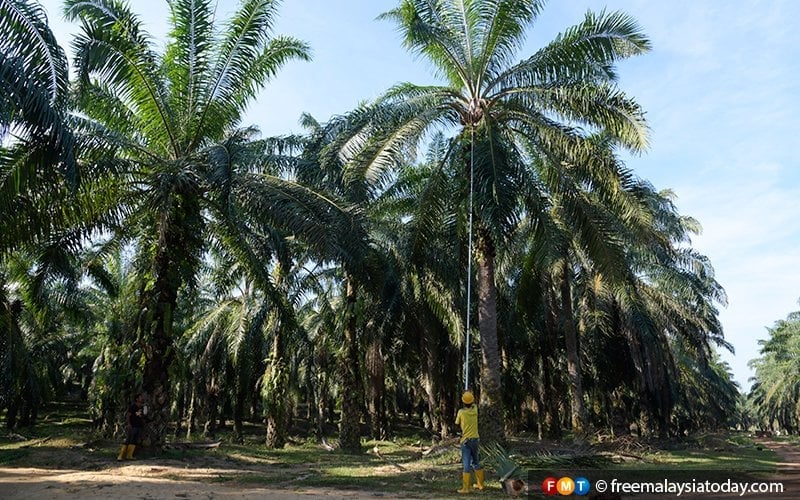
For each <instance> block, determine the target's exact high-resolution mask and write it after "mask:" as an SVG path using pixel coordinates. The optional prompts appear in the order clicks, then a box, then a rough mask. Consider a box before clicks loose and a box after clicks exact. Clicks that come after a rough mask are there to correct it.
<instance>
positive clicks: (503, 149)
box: [363, 0, 649, 439]
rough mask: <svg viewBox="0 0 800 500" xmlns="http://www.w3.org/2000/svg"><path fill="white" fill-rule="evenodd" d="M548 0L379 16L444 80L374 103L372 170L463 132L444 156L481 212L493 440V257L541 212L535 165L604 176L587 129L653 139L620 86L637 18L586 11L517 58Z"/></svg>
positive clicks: (478, 256) (484, 352)
mask: <svg viewBox="0 0 800 500" xmlns="http://www.w3.org/2000/svg"><path fill="white" fill-rule="evenodd" d="M542 3H543V2H539V1H530V2H519V1H514V0H489V1H485V0H480V1H479V0H459V1H456V0H441V1H436V2H430V1H424V0H403V1H402V2H401V4H400V6H399V7H397V8H396V9H394V10H392V11H389V12H387V13H385V14H383V15H382V16H381V17H382V18H383V19H388V20H391V21H394V22H395V24H396V25H397V27H398V29H399V31H400V33H401V35H402V37H403V41H404V44H405V46H406V47H407V48H408V49H410V50H411V51H413V52H414V53H416V54H417V55H419V56H421V57H422V58H424V59H426V60H427V61H428V62H430V63H431V65H432V66H433V68H434V70H435V71H436V73H437V74H438V75H439V76H440V77H441V78H442V79H443V80H444V85H442V86H424V87H423V86H417V85H413V84H411V83H404V84H400V85H397V86H396V87H394V88H393V89H391V90H390V91H389V92H388V93H387V94H386V95H385V96H384V97H383V98H381V99H380V100H379V102H378V103H377V105H376V114H375V123H376V125H375V126H374V127H375V130H376V131H378V133H379V134H382V137H383V140H381V141H375V142H373V143H371V144H369V145H367V147H366V149H365V151H364V153H363V158H366V159H368V161H366V162H365V165H366V168H368V169H369V170H370V171H371V172H373V175H374V174H377V173H379V172H382V171H384V170H385V169H388V168H390V167H391V165H392V164H393V163H395V162H397V161H398V160H399V159H400V158H401V157H402V156H404V155H406V154H407V153H408V149H407V148H408V146H409V145H412V146H413V145H416V144H418V143H420V141H422V140H423V139H424V137H426V134H428V133H429V132H430V131H431V130H432V129H433V128H436V127H439V128H443V129H445V130H448V131H453V130H456V135H455V136H454V137H453V140H452V144H451V147H450V151H449V153H448V154H449V155H452V156H454V157H455V158H456V159H457V160H459V161H460V162H461V165H462V167H461V171H462V172H463V178H462V191H461V192H462V195H461V199H462V200H463V201H464V203H463V209H462V210H464V213H469V212H468V211H469V208H468V207H470V206H471V208H472V213H471V214H470V215H471V216H473V217H474V221H475V237H474V240H475V253H474V258H475V261H476V267H477V273H476V274H477V303H478V304H477V316H478V318H477V319H478V328H479V330H480V340H481V377H480V383H481V391H480V399H481V405H482V407H483V409H484V411H483V413H482V415H483V417H482V424H481V425H482V428H481V435H482V437H483V436H484V435H485V436H486V437H487V438H488V439H501V438H502V436H503V428H502V421H503V408H502V400H501V395H502V387H501V365H500V356H499V350H498V339H497V302H496V301H497V286H496V276H495V274H496V269H495V260H496V258H497V257H498V253H500V252H503V250H504V248H503V246H504V244H505V242H506V241H507V240H508V238H509V235H510V233H511V232H512V230H513V228H514V227H515V225H516V224H517V222H518V221H519V220H520V219H521V218H522V217H523V214H524V213H529V214H531V216H533V217H535V216H536V214H537V213H540V212H541V210H542V205H541V204H540V203H539V202H540V201H541V198H540V197H539V196H532V195H531V194H532V193H534V192H535V191H536V188H537V187H538V184H539V181H540V180H539V179H537V178H536V176H535V175H534V174H533V173H532V172H531V169H530V165H531V162H532V161H533V160H534V159H536V158H546V159H548V160H551V161H554V162H556V163H557V164H563V165H583V166H588V167H590V168H586V172H587V174H588V175H589V177H588V179H587V180H586V182H590V183H591V182H604V181H605V180H606V179H607V178H608V177H609V175H611V173H610V169H609V165H608V162H607V161H605V160H604V159H603V156H604V155H603V154H601V153H598V152H597V148H595V147H593V145H592V141H590V140H589V139H588V137H589V134H590V133H593V132H597V131H603V132H604V133H606V134H608V136H609V137H610V138H611V140H612V142H613V144H614V145H615V146H621V147H624V148H628V149H630V150H633V151H640V150H642V149H643V148H644V147H645V146H646V142H647V141H646V125H645V122H644V118H643V113H642V110H641V109H640V108H639V106H638V105H637V104H636V103H635V102H634V101H633V100H632V99H630V98H629V97H627V96H626V95H625V94H624V93H622V92H621V91H620V90H619V89H618V88H617V87H616V79H617V75H616V73H615V68H614V64H615V62H616V61H618V60H620V59H623V58H626V57H629V56H633V55H637V54H641V53H643V52H645V51H647V50H648V49H649V41H648V40H647V38H646V37H645V36H644V35H643V34H642V33H641V31H640V29H639V28H638V26H637V25H636V23H635V22H634V21H633V20H632V19H631V18H629V17H628V16H626V15H624V14H620V13H605V12H603V13H601V14H599V15H595V14H593V13H587V14H586V17H585V19H584V21H583V22H582V23H580V24H578V25H576V26H574V27H572V28H569V29H568V30H567V31H565V32H564V33H563V34H561V35H559V36H558V37H557V38H556V39H555V40H553V41H552V42H551V43H549V44H548V45H546V46H545V47H544V48H542V49H540V50H538V51H536V52H535V53H534V54H533V55H532V56H530V57H528V58H526V59H523V60H521V61H515V59H514V58H515V55H516V54H517V53H518V52H519V50H520V49H521V48H522V47H523V42H524V38H525V35H526V32H527V30H528V28H529V27H530V26H531V25H532V24H533V23H534V21H535V20H536V19H537V17H538V15H539V12H540V10H541V7H542ZM470 192H472V193H473V196H474V203H468V202H467V200H468V199H470V195H469V193H470Z"/></svg>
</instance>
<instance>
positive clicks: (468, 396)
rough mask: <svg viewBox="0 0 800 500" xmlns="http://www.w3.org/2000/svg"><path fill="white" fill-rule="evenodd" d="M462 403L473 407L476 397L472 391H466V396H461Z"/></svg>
mask: <svg viewBox="0 0 800 500" xmlns="http://www.w3.org/2000/svg"><path fill="white" fill-rule="evenodd" d="M461 402H463V403H464V404H465V405H471V404H472V403H474V402H475V396H474V395H473V394H472V391H464V394H462V395H461Z"/></svg>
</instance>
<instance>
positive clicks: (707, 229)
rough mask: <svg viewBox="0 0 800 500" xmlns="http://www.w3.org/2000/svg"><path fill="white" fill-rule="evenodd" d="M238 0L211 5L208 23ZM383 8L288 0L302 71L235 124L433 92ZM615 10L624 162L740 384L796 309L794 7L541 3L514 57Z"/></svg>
mask: <svg viewBox="0 0 800 500" xmlns="http://www.w3.org/2000/svg"><path fill="white" fill-rule="evenodd" d="M42 3H43V4H44V5H45V8H46V9H47V11H48V12H49V14H50V22H51V25H52V27H53V29H54V31H55V32H56V35H57V37H58V39H59V41H60V42H61V44H62V45H64V46H67V45H68V43H69V41H70V39H71V36H70V34H69V33H71V32H74V31H75V27H74V26H69V25H66V24H64V22H63V21H62V20H61V14H60V12H61V9H60V5H61V2H60V0H48V1H44V2H42ZM237 3H238V2H233V1H225V0H220V2H219V8H218V12H219V13H220V15H219V17H224V15H225V13H226V12H228V11H229V10H231V9H232V8H233V7H234V6H235V5H236V4H237ZM396 3H397V2H396V1H394V0H335V1H334V0H286V1H284V2H283V6H282V7H281V10H280V12H281V14H280V18H279V20H278V24H277V26H276V32H277V33H281V34H287V35H292V36H295V37H297V38H300V39H302V40H305V41H306V42H308V43H309V44H310V45H311V47H312V49H313V62H311V63H302V62H292V63H290V64H289V65H287V66H286V67H285V68H284V69H283V70H282V71H281V72H280V73H279V74H278V75H277V77H276V78H275V79H274V80H273V82H272V83H271V84H270V85H269V86H268V87H267V88H266V89H265V90H264V92H263V93H262V95H261V96H260V98H259V99H258V102H257V103H256V104H254V105H253V106H252V108H251V109H250V110H249V112H248V115H247V117H246V119H245V124H254V125H257V126H258V127H259V128H260V129H261V130H262V132H263V133H264V135H282V134H287V133H289V132H300V131H301V129H300V127H299V126H298V125H297V121H298V118H299V116H300V114H301V113H303V112H309V113H311V114H312V115H313V116H315V117H316V118H317V119H319V120H321V121H324V120H326V119H327V118H329V117H330V116H332V115H334V114H340V113H344V112H346V111H348V110H349V109H351V108H353V107H354V106H355V105H356V104H358V102H360V101H362V100H367V99H371V98H374V97H376V96H378V95H379V94H381V93H382V92H383V91H384V90H386V89H387V88H389V87H390V86H392V85H393V84H395V83H398V82H400V81H411V82H414V83H432V82H435V81H436V80H435V78H434V76H433V75H432V74H431V73H430V71H429V67H428V66H427V65H426V63H425V62H424V61H421V60H415V59H414V58H413V57H412V56H411V55H410V54H408V53H407V52H405V50H404V49H403V48H402V46H401V43H400V39H399V35H398V34H397V33H396V31H395V29H394V26H393V25H391V24H389V23H388V22H381V21H376V20H375V17H376V16H377V15H378V14H380V13H382V12H385V11H387V10H389V9H391V8H393V7H394V6H395V5H396ZM133 5H134V10H135V11H136V12H138V13H140V15H141V17H142V19H143V21H144V22H145V24H146V26H147V27H148V31H149V32H150V33H151V34H152V35H153V36H154V37H155V38H156V39H158V40H163V35H164V33H165V32H166V19H167V17H168V10H167V7H166V2H165V1H155V0H145V1H142V0H137V1H135V2H133ZM603 8H605V9H606V10H621V11H624V12H626V13H628V14H630V15H631V16H633V17H634V18H635V19H636V20H637V21H638V22H639V24H640V25H641V26H642V28H643V30H644V32H645V33H647V35H648V36H649V37H650V39H651V40H652V44H653V50H652V52H651V53H649V54H647V55H645V56H641V57H638V58H634V59H631V60H628V61H624V62H623V63H622V64H621V65H620V67H619V75H620V82H619V83H620V87H621V88H622V89H623V90H625V91H626V92H627V93H628V94H630V95H632V96H634V97H635V98H636V99H637V101H638V102H639V103H640V104H641V105H642V106H643V108H644V109H645V110H646V111H647V117H648V121H649V124H650V127H651V129H652V141H651V148H650V150H649V151H648V152H647V153H646V154H644V155H642V156H640V157H635V158H630V159H628V166H629V167H631V168H633V169H634V171H635V172H636V174H637V175H638V176H639V177H642V178H644V179H647V180H649V181H650V182H651V183H652V184H653V185H654V186H655V187H656V188H658V189H666V188H669V189H671V190H673V191H674V192H675V194H676V195H677V199H676V204H677V206H678V208H679V210H680V212H681V213H682V214H683V215H689V216H692V217H694V218H695V219H697V220H698V221H699V222H700V223H701V224H702V226H703V228H704V231H703V233H702V235H700V236H698V237H696V238H695V239H694V240H693V242H692V243H693V246H694V247H695V248H696V249H697V250H698V251H700V252H701V253H703V254H705V255H707V256H708V257H709V258H710V259H711V262H712V264H713V266H714V268H715V269H716V275H717V280H718V281H719V282H720V283H721V284H722V286H723V287H725V289H726V291H727V294H728V299H729V305H728V306H727V307H726V308H723V309H722V310H721V313H720V317H721V320H722V324H723V326H724V328H725V335H726V337H727V339H728V340H729V341H730V342H731V343H732V344H733V345H734V347H735V348H736V355H735V356H733V355H729V354H724V353H723V358H724V359H725V360H726V361H728V362H729V363H730V365H731V367H732V369H733V372H734V375H735V377H736V380H737V381H738V382H739V383H740V384H742V385H743V387H744V388H748V387H749V383H748V378H749V377H750V376H751V372H750V370H749V369H748V367H747V361H748V360H749V359H751V358H753V357H755V356H757V353H758V345H757V340H758V339H762V338H765V337H766V336H767V330H766V328H767V327H769V326H772V325H773V324H774V322H775V321H777V320H779V319H783V318H785V317H786V315H787V314H788V313H789V312H791V311H796V310H798V309H800V306H799V305H798V298H800V216H799V215H800V159H799V158H800V155H798V154H797V153H796V151H797V150H798V146H799V145H798V142H800V130H798V128H800V127H798V117H800V97H798V92H797V88H798V83H797V79H798V77H800V35H798V28H797V25H796V20H797V19H798V18H800V2H795V1H793V0H769V1H748V0H731V1H726V2H721V1H716V0H671V1H669V2H661V1H658V2H654V1H650V0H608V1H605V2H603V1H597V0H569V1H551V2H550V3H548V4H547V5H546V6H545V8H544V10H543V12H542V14H541V16H540V18H539V20H538V21H537V23H536V24H535V25H534V26H533V28H532V29H531V30H530V32H529V35H528V44H527V47H526V48H525V49H524V50H523V51H521V52H520V54H519V59H522V58H524V57H527V56H528V55H530V54H531V53H533V51H534V50H536V49H537V48H539V47H541V46H542V45H544V44H545V43H547V41H549V40H551V39H552V38H553V37H554V36H556V35H557V34H558V33H559V32H561V31H563V30H564V29H565V28H566V27H568V26H571V25H573V24H576V23H578V22H580V20H581V19H582V17H583V14H584V13H585V12H586V10H587V9H592V10H595V11H599V10H602V9H603Z"/></svg>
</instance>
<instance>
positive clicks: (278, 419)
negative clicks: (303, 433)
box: [264, 327, 289, 448]
mask: <svg viewBox="0 0 800 500" xmlns="http://www.w3.org/2000/svg"><path fill="white" fill-rule="evenodd" d="M282 353H283V328H282V327H279V328H276V329H275V333H274V336H273V339H272V352H271V353H270V360H269V367H268V368H267V373H266V377H265V378H266V380H265V381H264V386H265V393H266V399H265V401H264V403H265V406H266V410H267V441H266V444H267V447H268V448H283V447H284V445H285V444H286V407H287V399H288V392H289V391H288V390H287V389H288V385H289V376H288V370H287V369H286V364H285V363H284V361H283V356H282Z"/></svg>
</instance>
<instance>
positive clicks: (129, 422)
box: [117, 393, 144, 462]
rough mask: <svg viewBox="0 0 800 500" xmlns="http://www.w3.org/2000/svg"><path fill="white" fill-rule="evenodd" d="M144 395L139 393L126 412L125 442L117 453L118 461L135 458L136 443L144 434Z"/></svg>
mask: <svg viewBox="0 0 800 500" xmlns="http://www.w3.org/2000/svg"><path fill="white" fill-rule="evenodd" d="M143 408H144V395H143V394H141V393H140V394H137V395H136V399H135V400H134V401H133V404H132V405H130V406H129V407H128V411H127V412H126V413H125V430H126V434H125V444H123V445H122V448H121V449H120V450H119V455H117V462H121V461H122V460H125V459H126V458H127V459H128V460H132V459H133V452H134V451H135V450H136V444H137V443H138V442H139V437H140V436H141V434H142V427H144V417H143V415H144V409H143Z"/></svg>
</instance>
